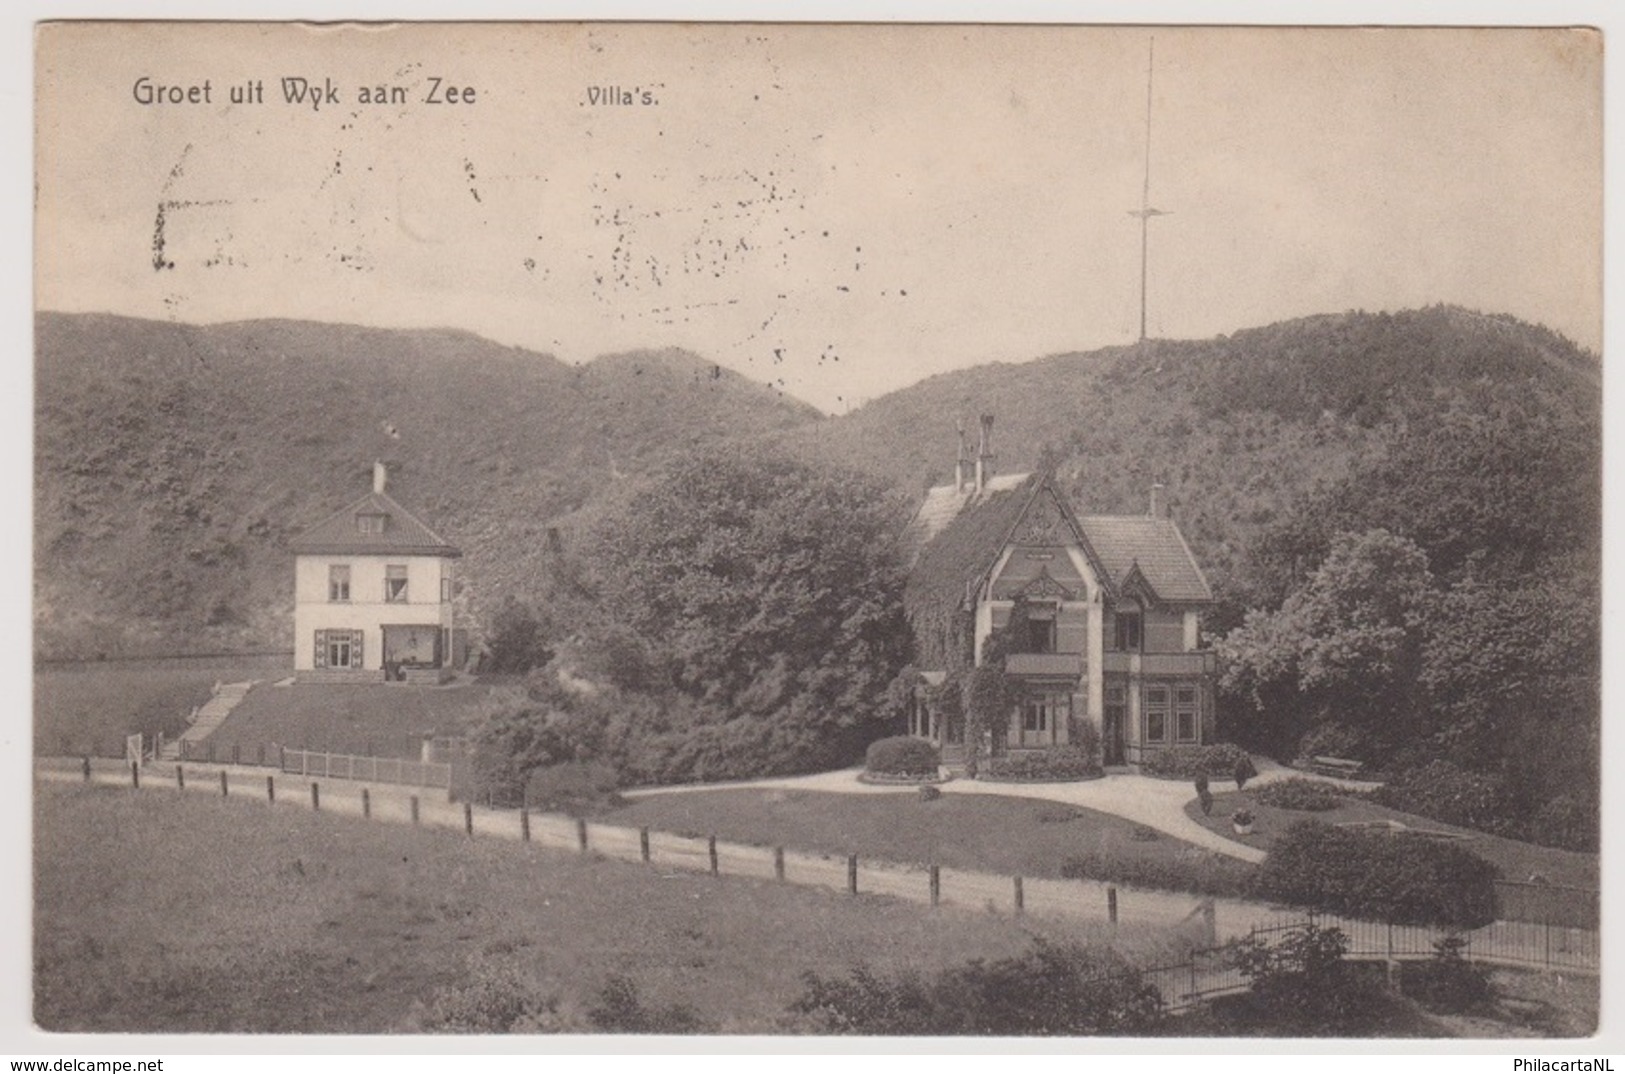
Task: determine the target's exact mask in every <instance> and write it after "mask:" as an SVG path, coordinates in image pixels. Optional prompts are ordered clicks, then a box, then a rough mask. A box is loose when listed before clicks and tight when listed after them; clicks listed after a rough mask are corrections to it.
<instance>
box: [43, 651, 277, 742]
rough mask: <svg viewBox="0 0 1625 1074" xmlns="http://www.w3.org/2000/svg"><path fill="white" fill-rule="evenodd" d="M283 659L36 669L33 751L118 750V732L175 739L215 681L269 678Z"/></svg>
mask: <svg viewBox="0 0 1625 1074" xmlns="http://www.w3.org/2000/svg"><path fill="white" fill-rule="evenodd" d="M288 665H289V661H288V660H285V659H281V658H277V659H274V660H264V659H255V660H248V661H243V660H233V659H231V658H221V659H219V660H170V661H151V662H148V661H140V662H123V661H108V662H105V663H93V664H74V665H64V666H58V667H49V668H45V669H42V670H40V671H36V672H35V673H34V752H35V754H36V755H52V754H60V755H67V756H72V755H76V754H83V753H90V754H95V755H98V756H120V755H122V754H123V752H124V736H125V735H130V734H135V733H136V732H138V731H139V732H141V733H142V734H144V735H146V736H147V737H149V738H150V737H152V736H153V735H155V734H157V733H158V732H160V731H162V732H163V734H164V736H165V737H166V738H174V737H176V736H178V735H179V734H180V733H181V732H182V731H185V730H186V726H187V725H186V717H187V715H188V714H189V713H191V711H192V709H193V708H194V707H195V706H197V705H201V704H203V702H205V701H207V700H208V699H209V692H210V690H211V689H212V687H213V686H214V684H215V683H216V682H245V681H248V680H250V679H272V678H276V677H278V676H279V675H283V674H286V673H287V671H286V669H287V667H288Z"/></svg>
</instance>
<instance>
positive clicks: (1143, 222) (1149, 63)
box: [1129, 37, 1168, 343]
mask: <svg viewBox="0 0 1625 1074" xmlns="http://www.w3.org/2000/svg"><path fill="white" fill-rule="evenodd" d="M1156 61H1157V39H1156V38H1154V37H1153V38H1152V39H1151V47H1150V49H1149V50H1148V52H1147V55H1146V62H1145V182H1144V183H1143V184H1142V185H1141V187H1140V207H1139V208H1138V209H1131V210H1129V215H1130V216H1137V217H1139V218H1140V342H1141V343H1144V342H1145V293H1146V276H1147V270H1146V260H1147V258H1146V255H1147V251H1148V248H1149V246H1150V242H1149V235H1150V226H1151V218H1152V217H1153V216H1167V215H1168V213H1167V212H1166V211H1165V210H1162V209H1153V208H1152V207H1151V76H1152V72H1153V71H1154V70H1155V69H1156Z"/></svg>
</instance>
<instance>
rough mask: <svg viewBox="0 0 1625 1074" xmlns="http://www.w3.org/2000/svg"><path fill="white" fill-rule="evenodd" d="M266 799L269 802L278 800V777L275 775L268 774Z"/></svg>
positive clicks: (266, 778)
mask: <svg viewBox="0 0 1625 1074" xmlns="http://www.w3.org/2000/svg"><path fill="white" fill-rule="evenodd" d="M265 800H266V801H267V802H275V801H276V777H275V776H266V777H265Z"/></svg>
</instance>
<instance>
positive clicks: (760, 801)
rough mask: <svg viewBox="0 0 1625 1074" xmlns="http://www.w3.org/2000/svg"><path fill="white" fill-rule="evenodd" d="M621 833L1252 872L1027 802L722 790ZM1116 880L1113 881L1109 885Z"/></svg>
mask: <svg viewBox="0 0 1625 1074" xmlns="http://www.w3.org/2000/svg"><path fill="white" fill-rule="evenodd" d="M602 816H603V819H605V820H607V821H612V822H614V823H618V824H626V825H629V826H631V825H637V826H643V825H647V826H649V827H652V828H658V829H661V830H664V831H674V832H686V833H691V834H695V835H716V836H717V837H718V838H722V839H728V840H733V841H735V842H744V843H757V844H760V845H763V846H767V845H774V844H777V845H782V846H791V847H798V848H802V849H806V850H818V851H823V852H825V853H833V854H857V855H859V856H860V857H876V858H883V859H886V860H889V861H896V862H904V863H921V864H927V863H933V862H934V863H936V864H939V865H943V866H946V867H948V868H958V869H975V870H981V871H985V872H994V873H1005V874H1009V875H1018V876H1031V877H1059V876H1061V875H1062V874H1061V866H1062V865H1063V864H1064V863H1065V862H1066V861H1067V860H1068V859H1070V858H1077V857H1081V856H1085V855H1088V856H1090V857H1091V858H1093V859H1095V860H1100V861H1106V862H1143V863H1147V864H1149V865H1154V866H1162V867H1164V870H1163V871H1172V870H1174V869H1185V870H1187V871H1192V870H1194V869H1195V868H1197V867H1198V866H1199V865H1200V866H1202V867H1205V868H1208V869H1214V870H1223V871H1225V872H1226V873H1227V874H1229V873H1234V874H1235V875H1236V876H1238V877H1239V876H1242V875H1244V874H1246V873H1249V872H1250V871H1251V869H1252V867H1251V866H1249V865H1247V864H1246V863H1245V862H1241V861H1236V860H1234V859H1229V858H1224V857H1223V856H1221V855H1217V854H1213V853H1211V852H1209V851H1206V850H1203V849H1201V848H1200V847H1196V846H1193V845H1191V844H1189V843H1186V842H1183V841H1181V840H1179V839H1175V838H1174V837H1173V836H1170V835H1164V834H1162V833H1159V832H1156V831H1152V830H1151V829H1149V828H1145V827H1143V826H1142V825H1138V824H1135V823H1133V822H1132V821H1128V820H1124V819H1123V818H1121V817H1115V816H1112V815H1110V814H1107V813H1099V812H1096V811H1094V810H1091V809H1084V808H1081V807H1077V806H1070V805H1063V804H1061V803H1056V802H1044V801H1035V800H1033V799H1029V798H1002V797H996V796H991V795H981V794H978V795H955V794H946V795H943V796H942V797H941V798H938V799H936V800H935V801H930V802H927V801H923V800H921V799H920V798H919V797H918V796H917V795H914V794H906V793H904V794H835V793H829V792H819V791H783V790H758V789H744V788H742V789H738V790H718V791H683V792H676V793H672V794H656V795H647V796H640V797H638V798H636V799H633V800H632V801H631V803H630V804H629V805H626V806H624V807H622V808H619V809H615V810H611V811H608V812H605V813H603V814H602ZM1102 879H1113V877H1102Z"/></svg>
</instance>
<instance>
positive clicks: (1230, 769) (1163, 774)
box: [1140, 742, 1252, 779]
mask: <svg viewBox="0 0 1625 1074" xmlns="http://www.w3.org/2000/svg"><path fill="white" fill-rule="evenodd" d="M1240 761H1246V762H1247V763H1248V764H1249V765H1251V764H1252V758H1251V757H1248V756H1247V751H1246V750H1244V749H1242V748H1241V747H1240V746H1237V745H1233V744H1232V743H1229V742H1221V743H1218V744H1217V745H1213V746H1170V747H1169V748H1167V749H1165V750H1157V751H1156V752H1154V753H1150V754H1147V755H1146V759H1145V761H1144V762H1143V763H1142V764H1141V765H1140V770H1141V772H1143V773H1144V774H1145V775H1148V776H1155V777H1157V778H1158V779H1195V778H1196V774H1197V773H1198V772H1201V773H1204V774H1206V775H1208V776H1210V777H1212V776H1217V777H1219V778H1221V779H1229V778H1234V776H1235V774H1236V764H1237V763H1238V762H1240Z"/></svg>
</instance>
